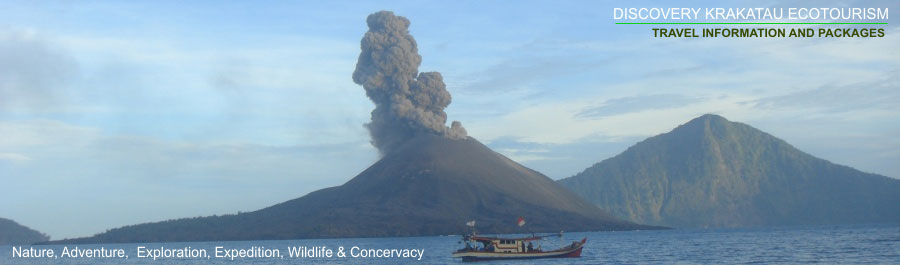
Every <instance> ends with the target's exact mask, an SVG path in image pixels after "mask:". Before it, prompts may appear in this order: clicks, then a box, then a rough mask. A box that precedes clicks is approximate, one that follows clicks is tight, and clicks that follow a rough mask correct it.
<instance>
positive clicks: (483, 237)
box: [470, 236, 544, 241]
mask: <svg viewBox="0 0 900 265" xmlns="http://www.w3.org/2000/svg"><path fill="white" fill-rule="evenodd" d="M470 238H471V239H472V240H475V241H494V240H516V241H535V240H541V239H542V238H544V237H542V236H530V237H518V238H507V237H487V236H472V237H470Z"/></svg>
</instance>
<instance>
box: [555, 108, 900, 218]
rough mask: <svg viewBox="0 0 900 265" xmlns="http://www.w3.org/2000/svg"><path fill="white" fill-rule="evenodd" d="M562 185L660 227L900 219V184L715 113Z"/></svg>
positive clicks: (614, 210)
mask: <svg viewBox="0 0 900 265" xmlns="http://www.w3.org/2000/svg"><path fill="white" fill-rule="evenodd" d="M822 144H828V143H822ZM558 182H559V183H560V184H562V185H563V186H565V187H567V188H569V189H570V190H572V191H574V192H575V193H577V194H579V195H581V196H583V197H584V198H586V199H587V200H589V201H591V202H593V203H594V204H596V205H597V206H599V207H600V208H602V209H605V210H607V211H609V212H610V213H612V214H613V215H614V216H617V217H620V218H624V219H626V220H630V221H633V222H638V223H645V224H652V225H663V226H670V227H748V226H772V225H815V224H847V223H871V222H898V221H900V180H897V179H892V178H888V177H885V176H881V175H876V174H870V173H865V172H861V171H859V170H856V169H853V168H851V167H847V166H842V165H837V164H834V163H831V162H828V161H826V160H823V159H820V158H816V157H813V156H812V155H809V154H807V153H804V152H802V151H800V150H797V149H796V148H794V147H793V146H791V145H790V144H788V143H787V142H785V141H783V140H781V139H778V138H776V137H774V136H772V135H769V134H767V133H765V132H762V131H760V130H758V129H755V128H753V127H751V126H749V125H746V124H743V123H737V122H731V121H728V120H726V119H725V118H723V117H721V116H718V115H711V114H708V115H703V116H701V117H698V118H696V119H693V120H691V121H689V122H688V123H686V124H683V125H681V126H678V128H675V129H674V130H672V131H671V132H669V133H665V134H661V135H657V136H654V137H650V138H648V139H646V140H644V141H641V142H640V143H637V144H635V145H634V146H632V147H630V148H628V149H627V150H625V151H624V152H622V153H621V154H619V155H617V156H615V157H613V158H609V159H606V160H603V161H602V162H600V163H597V164H595V165H593V166H591V167H589V168H587V169H585V170H584V171H583V172H581V173H579V174H577V175H575V176H573V177H570V178H566V179H562V180H559V181H558Z"/></svg>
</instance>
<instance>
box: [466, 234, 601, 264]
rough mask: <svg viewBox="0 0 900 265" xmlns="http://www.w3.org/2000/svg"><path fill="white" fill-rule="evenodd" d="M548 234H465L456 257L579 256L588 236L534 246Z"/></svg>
mask: <svg viewBox="0 0 900 265" xmlns="http://www.w3.org/2000/svg"><path fill="white" fill-rule="evenodd" d="M544 237H547V236H546V235H543V236H538V235H532V236H530V237H522V238H501V237H484V236H477V235H475V234H471V235H465V236H463V242H465V244H466V246H465V247H464V248H462V249H459V250H457V251H456V252H453V257H454V258H462V260H463V261H483V260H507V259H542V258H577V257H581V249H582V248H583V247H584V243H585V242H587V238H583V239H581V241H574V242H572V244H570V245H567V246H565V247H562V248H559V249H555V250H549V251H544V250H543V249H541V246H540V245H538V246H537V247H534V244H533V243H532V242H533V241H539V240H541V239H544Z"/></svg>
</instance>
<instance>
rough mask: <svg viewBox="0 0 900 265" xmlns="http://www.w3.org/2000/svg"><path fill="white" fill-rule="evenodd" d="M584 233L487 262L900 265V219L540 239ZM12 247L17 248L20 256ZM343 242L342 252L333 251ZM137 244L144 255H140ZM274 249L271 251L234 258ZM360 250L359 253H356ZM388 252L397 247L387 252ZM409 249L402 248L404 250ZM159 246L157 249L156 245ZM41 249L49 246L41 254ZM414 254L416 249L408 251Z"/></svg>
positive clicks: (441, 250) (262, 247) (374, 242)
mask: <svg viewBox="0 0 900 265" xmlns="http://www.w3.org/2000/svg"><path fill="white" fill-rule="evenodd" d="M585 237H586V238H587V239H588V240H587V244H586V246H585V248H584V251H583V253H582V257H581V258H566V259H544V260H523V261H500V262H493V261H492V262H484V263H488V264H805V263H819V264H900V224H867V225H833V226H798V227H776V228H741V229H673V230H658V231H622V232H577V233H576V232H573V233H564V234H563V236H562V237H561V238H559V237H551V238H547V239H545V240H543V241H542V242H541V244H542V245H543V247H544V249H552V248H554V247H555V246H561V245H566V244H570V243H571V242H572V241H575V240H580V239H581V238H585ZM459 241H460V237H459V236H433V237H404V238H342V239H306V240H278V241H231V242H186V243H142V244H98V245H50V246H0V264H157V265H167V264H179V265H180V264H316V265H320V264H452V263H461V261H460V260H459V259H453V258H451V257H450V253H451V252H453V251H454V250H455V249H458V248H460V247H461V246H462V244H461V243H460V242H459ZM14 247H20V248H18V250H19V251H20V252H19V254H16V253H14ZM74 247H78V248H79V249H78V251H82V254H83V252H84V251H85V250H88V251H95V252H97V251H96V249H100V248H103V249H104V250H105V251H107V252H113V250H115V249H121V250H123V251H124V253H125V255H127V256H128V258H127V259H126V258H103V257H60V254H61V253H62V251H63V249H64V248H67V249H68V252H69V253H76V254H78V252H73V250H72V249H73V248H74ZM292 247H293V248H299V247H305V248H306V250H307V252H306V253H309V254H311V255H316V256H321V255H324V252H325V251H324V250H331V251H332V257H295V258H292V257H289V254H290V253H288V252H289V249H290V248H292ZM341 247H343V249H344V251H343V252H344V254H345V257H337V254H336V252H337V251H338V249H339V248H341ZM354 247H355V249H357V251H356V255H359V254H360V253H362V252H367V253H375V251H376V250H387V251H380V253H381V254H380V255H402V253H406V254H407V255H410V253H412V251H418V250H421V251H423V253H422V257H421V260H420V259H419V258H418V256H415V257H352V256H351V255H352V254H351V250H352V249H354ZM30 248H33V249H34V251H35V252H40V251H41V250H47V249H52V250H53V251H54V257H13V255H14V254H16V255H24V254H22V251H28V250H29V249H30ZM138 248H142V252H141V253H140V254H142V255H143V256H145V257H138V255H140V254H139V253H138ZM217 248H218V249H219V250H221V251H222V252H220V253H226V252H228V253H234V254H235V255H231V256H238V257H234V259H232V257H230V256H229V257H215V251H216V249H217ZM185 249H187V251H183V252H182V253H188V254H190V253H194V254H197V253H199V252H201V250H203V251H205V252H206V253H207V255H206V257H198V258H163V257H161V258H157V259H155V260H154V259H153V257H152V256H149V257H148V256H147V254H148V253H150V252H151V251H156V250H163V251H165V250H169V251H170V253H174V252H172V251H175V250H185ZM240 250H244V251H245V253H244V254H245V255H244V256H247V255H252V254H254V253H255V254H256V255H272V254H273V253H274V252H280V253H278V254H280V255H281V256H280V257H279V256H276V257H239V256H240V252H239V251H240ZM359 250H363V251H359ZM391 250H396V251H394V252H391ZM403 250H406V252H403ZM160 252H162V251H160ZM45 253H46V252H45ZM413 255H415V254H414V253H413Z"/></svg>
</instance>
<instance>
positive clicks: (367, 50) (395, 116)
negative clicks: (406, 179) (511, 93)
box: [353, 11, 466, 155]
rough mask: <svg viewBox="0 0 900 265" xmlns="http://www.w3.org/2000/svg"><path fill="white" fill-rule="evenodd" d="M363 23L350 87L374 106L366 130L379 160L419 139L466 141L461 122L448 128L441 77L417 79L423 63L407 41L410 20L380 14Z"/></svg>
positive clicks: (412, 43)
mask: <svg viewBox="0 0 900 265" xmlns="http://www.w3.org/2000/svg"><path fill="white" fill-rule="evenodd" d="M366 23H367V24H368V25H369V31H368V32H366V35H365V36H363V38H362V41H361V47H362V52H361V53H360V54H359V60H358V61H357V62H356V71H354V72H353V82H355V83H357V84H360V85H362V86H363V88H364V89H365V90H366V96H368V97H369V99H371V100H372V102H374V103H375V109H374V110H372V121H371V122H369V123H367V124H366V128H368V129H369V134H371V136H372V144H373V145H374V146H375V147H376V148H378V150H379V152H381V154H382V155H383V154H387V153H390V152H391V151H392V150H393V149H394V148H396V147H397V146H399V145H400V144H402V143H403V142H404V141H406V140H408V139H410V138H412V137H414V136H416V135H419V134H434V135H440V136H444V137H447V138H451V139H464V138H466V129H465V128H463V127H462V124H461V123H460V122H458V121H453V123H452V124H451V125H450V127H447V125H446V122H447V114H446V113H444V108H446V107H447V105H450V92H447V88H446V86H445V85H444V80H443V77H441V73H438V72H423V73H419V64H421V63H422V57H421V56H419V51H418V48H417V47H416V40H415V39H413V37H412V35H409V20H408V19H406V18H405V17H401V16H395V15H394V13H393V12H389V11H381V12H378V13H374V14H371V15H369V17H368V18H366Z"/></svg>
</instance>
